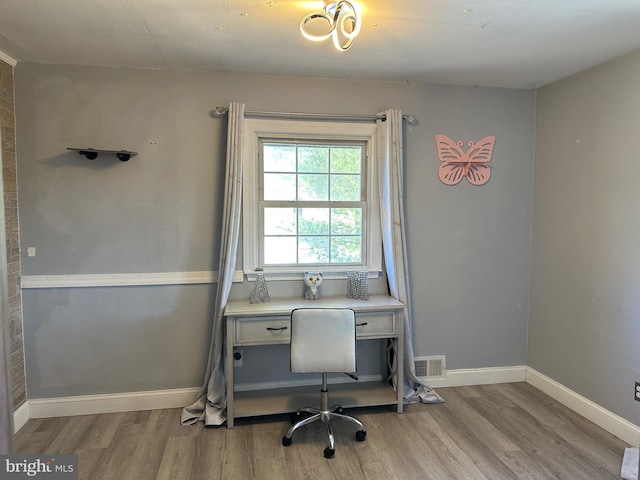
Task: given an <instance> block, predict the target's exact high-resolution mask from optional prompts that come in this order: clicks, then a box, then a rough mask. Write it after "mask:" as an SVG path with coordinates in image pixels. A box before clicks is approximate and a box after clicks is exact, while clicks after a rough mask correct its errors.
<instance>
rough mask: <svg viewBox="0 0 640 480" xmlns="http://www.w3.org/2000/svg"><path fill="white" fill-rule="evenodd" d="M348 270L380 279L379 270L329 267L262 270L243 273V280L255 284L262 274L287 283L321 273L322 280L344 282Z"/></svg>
mask: <svg viewBox="0 0 640 480" xmlns="http://www.w3.org/2000/svg"><path fill="white" fill-rule="evenodd" d="M348 270H357V271H362V270H366V271H368V272H369V278H378V277H380V271H379V270H368V269H367V268H364V267H362V268H347V269H345V268H344V267H340V268H336V267H330V268H318V269H313V268H305V269H304V270H300V269H297V270H292V269H286V270H285V269H277V270H272V269H267V270H264V271H263V272H255V271H251V272H244V275H245V279H246V281H248V282H255V281H256V276H257V275H258V274H262V275H264V278H265V280H267V281H276V282H279V281H287V280H289V281H290V280H301V279H302V277H303V276H304V272H307V271H308V272H315V271H318V272H322V278H323V279H324V280H345V279H346V278H347V271H348Z"/></svg>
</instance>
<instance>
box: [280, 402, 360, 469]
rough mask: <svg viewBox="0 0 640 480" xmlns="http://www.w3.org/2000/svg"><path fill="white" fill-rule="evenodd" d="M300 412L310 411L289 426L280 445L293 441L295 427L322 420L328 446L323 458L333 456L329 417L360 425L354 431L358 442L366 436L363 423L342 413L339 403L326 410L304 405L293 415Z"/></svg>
mask: <svg viewBox="0 0 640 480" xmlns="http://www.w3.org/2000/svg"><path fill="white" fill-rule="evenodd" d="M302 412H306V413H310V414H311V416H310V417H307V418H304V419H302V420H300V421H298V422H296V423H295V424H293V425H292V426H291V428H290V429H289V431H287V434H286V435H285V436H284V437H282V445H284V446H285V447H288V446H289V445H291V442H292V441H293V439H292V438H291V436H292V435H293V432H295V431H296V430H297V429H299V428H300V427H304V426H305V425H309V424H310V423H313V422H316V421H322V422H323V423H324V426H325V428H326V430H327V436H328V438H329V446H328V447H327V448H325V449H324V456H325V458H331V457H333V455H334V454H335V452H336V450H335V440H334V437H333V429H332V428H331V419H333V418H337V419H341V420H346V421H348V422H352V423H355V424H356V425H358V426H359V427H360V430H358V431H357V432H356V440H358V441H359V442H362V441H363V440H364V439H365V438H366V436H367V431H366V429H365V428H364V424H363V423H362V422H361V421H360V420H358V419H357V418H355V417H351V416H349V415H344V414H343V413H342V407H341V406H340V405H333V406H332V407H331V408H329V409H327V410H321V409H319V408H312V407H304V408H301V409H299V410H298V411H297V412H296V413H295V415H297V416H299V415H300V414H301V413H302Z"/></svg>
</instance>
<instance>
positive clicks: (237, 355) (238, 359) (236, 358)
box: [233, 348, 242, 367]
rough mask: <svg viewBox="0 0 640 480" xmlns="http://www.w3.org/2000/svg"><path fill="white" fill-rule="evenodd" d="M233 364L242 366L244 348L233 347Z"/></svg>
mask: <svg viewBox="0 0 640 480" xmlns="http://www.w3.org/2000/svg"><path fill="white" fill-rule="evenodd" d="M233 366H234V367H241V366H242V349H241V348H234V349H233Z"/></svg>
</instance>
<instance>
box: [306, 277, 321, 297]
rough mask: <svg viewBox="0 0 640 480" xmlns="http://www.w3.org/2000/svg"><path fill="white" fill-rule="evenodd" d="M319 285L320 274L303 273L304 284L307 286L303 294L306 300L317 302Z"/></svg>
mask: <svg viewBox="0 0 640 480" xmlns="http://www.w3.org/2000/svg"><path fill="white" fill-rule="evenodd" d="M321 283H322V273H321V272H304V284H305V285H306V286H307V288H306V289H305V292H304V298H306V299H307V300H318V299H319V298H320V284H321Z"/></svg>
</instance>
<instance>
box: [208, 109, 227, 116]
mask: <svg viewBox="0 0 640 480" xmlns="http://www.w3.org/2000/svg"><path fill="white" fill-rule="evenodd" d="M228 112H229V108H227V107H216V109H215V110H213V111H212V112H211V114H212V116H214V117H221V116H223V115H226V114H227V113H228Z"/></svg>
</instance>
